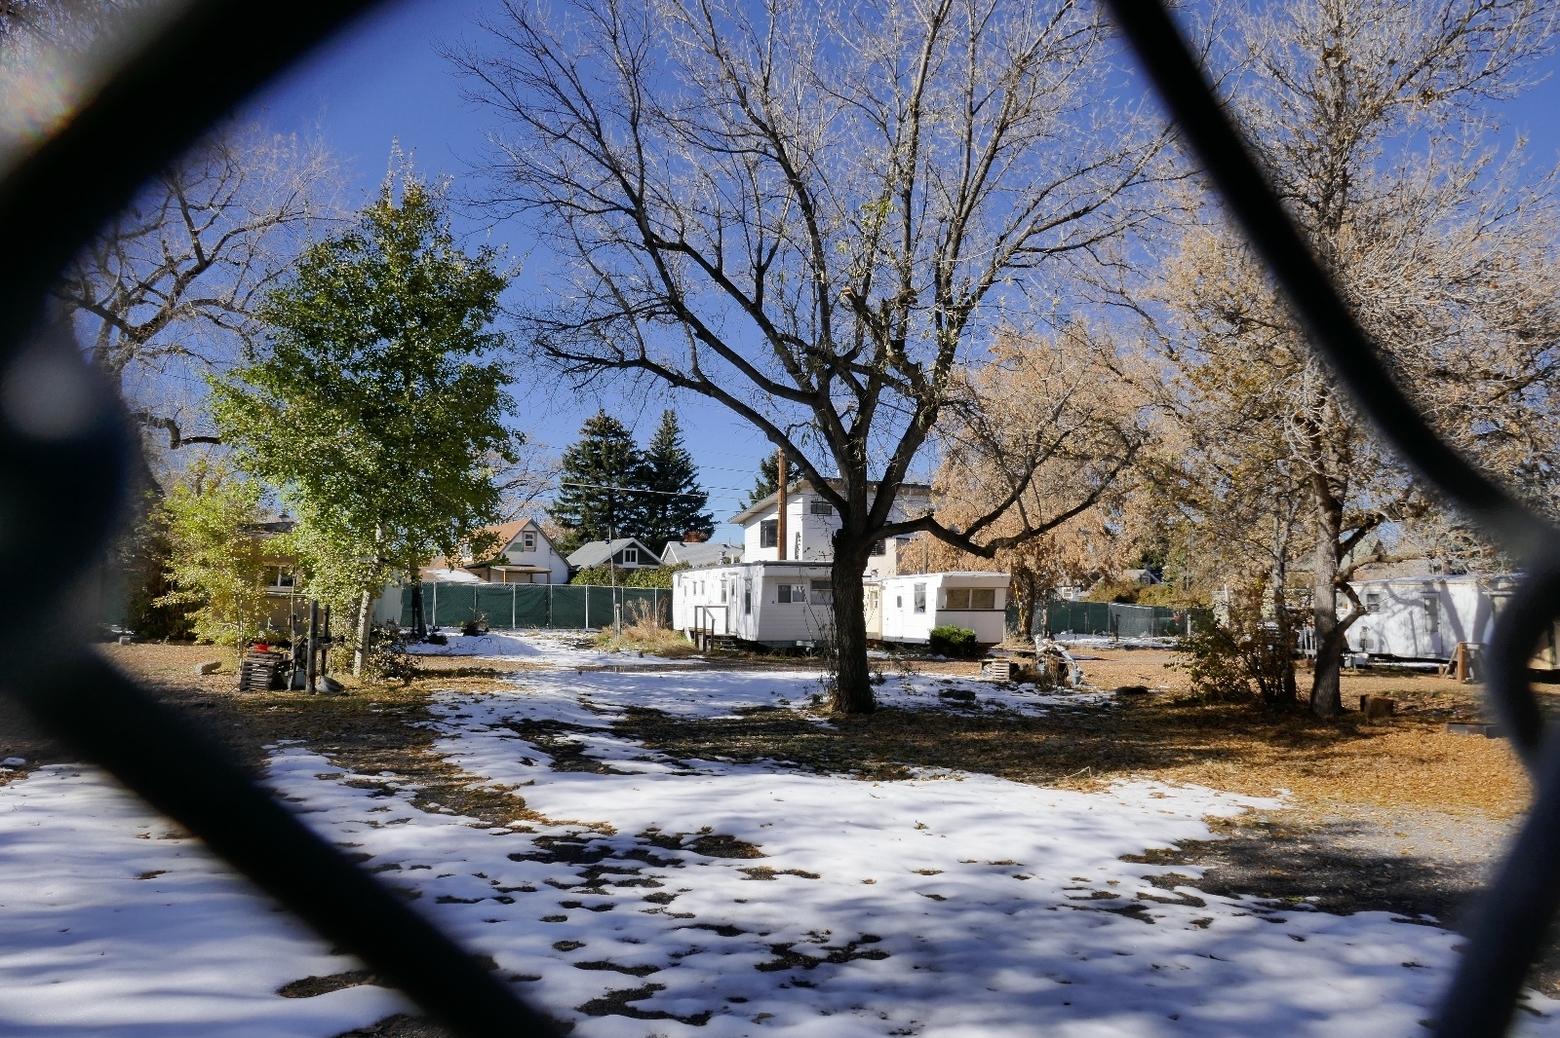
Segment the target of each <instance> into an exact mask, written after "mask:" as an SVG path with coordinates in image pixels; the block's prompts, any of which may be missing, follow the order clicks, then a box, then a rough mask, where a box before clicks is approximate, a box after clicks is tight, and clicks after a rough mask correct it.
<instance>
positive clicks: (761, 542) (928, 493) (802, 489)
mask: <svg viewBox="0 0 1560 1038" xmlns="http://www.w3.org/2000/svg"><path fill="white" fill-rule="evenodd" d="M872 487H873V489H876V487H877V484H875V483H874V484H872ZM931 509H932V488H931V487H929V486H927V485H926V484H924V483H902V484H900V488H899V496H898V498H897V499H896V500H895V501H894V507H893V510H892V511H891V512H890V513H889V519H890V521H893V522H898V521H901V520H905V519H911V518H915V517H917V516H921V515H925V514H926V513H927V512H929V511H931ZM731 521H732V522H734V523H736V524H738V525H739V526H741V527H742V558H743V560H744V561H746V562H776V561H779V560H780V545H779V527H780V494H779V492H778V491H776V492H775V493H773V494H770V495H769V496H768V497H765V498H762V499H761V500H758V501H755V502H753V503H752V504H751V505H748V506H747V507H746V508H744V509H743V510H742V511H740V512H738V513H737V514H736V515H734V516H732V517H731ZM785 526H786V540H787V542H788V543H787V544H786V546H785V559H786V561H788V562H831V561H833V559H834V540H833V538H834V531H835V530H838V529H839V528H840V517H839V513H837V512H835V510H834V506H833V505H832V504H830V503H829V501H828V499H827V498H825V497H824V496H823V495H822V494H820V493H819V492H818V491H817V490H816V489H815V488H814V487H813V485H812V484H811V483H810V482H808V481H807V480H799V481H797V482H796V483H794V484H792V485H791V487H790V489H789V490H788V492H787V494H786V522H785ZM909 540H910V538H909V537H890V538H888V539H886V540H884V541H880V542H879V543H878V544H877V546H876V547H875V548H873V550H872V556H871V558H869V559H868V560H867V572H866V576H867V577H869V578H871V577H884V576H893V575H895V574H897V573H898V572H899V553H900V551H901V550H902V549H903V548H904V546H905V544H906V543H907V542H908V541H909Z"/></svg>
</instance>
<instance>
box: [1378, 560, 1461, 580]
mask: <svg viewBox="0 0 1560 1038" xmlns="http://www.w3.org/2000/svg"><path fill="white" fill-rule="evenodd" d="M1449 575H1456V574H1455V571H1454V572H1451V573H1449V572H1448V570H1447V568H1446V567H1445V566H1444V565H1442V563H1441V560H1439V559H1427V558H1418V559H1398V560H1397V561H1395V562H1385V561H1384V562H1364V563H1361V564H1360V568H1359V569H1357V570H1355V571H1354V580H1355V581H1356V582H1358V581H1362V580H1402V579H1422V580H1430V579H1438V578H1441V577H1445V576H1449Z"/></svg>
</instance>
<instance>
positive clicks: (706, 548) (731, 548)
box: [661, 541, 742, 566]
mask: <svg viewBox="0 0 1560 1038" xmlns="http://www.w3.org/2000/svg"><path fill="white" fill-rule="evenodd" d="M741 561H742V545H740V544H717V543H716V542H714V541H672V542H671V543H670V544H668V545H667V546H666V550H665V551H663V552H661V563H662V564H663V565H666V566H675V565H678V564H679V563H682V564H686V565H689V566H704V565H708V564H710V563H718V562H741Z"/></svg>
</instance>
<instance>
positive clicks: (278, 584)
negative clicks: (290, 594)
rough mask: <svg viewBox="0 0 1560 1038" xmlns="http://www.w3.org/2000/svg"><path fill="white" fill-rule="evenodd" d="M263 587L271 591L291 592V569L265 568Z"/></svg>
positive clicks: (286, 567)
mask: <svg viewBox="0 0 1560 1038" xmlns="http://www.w3.org/2000/svg"><path fill="white" fill-rule="evenodd" d="M265 586H266V587H267V588H269V589H270V590H272V591H291V590H292V589H293V571H292V567H291V566H267V567H266V568H265Z"/></svg>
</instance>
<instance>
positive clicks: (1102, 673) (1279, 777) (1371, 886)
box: [0, 645, 1560, 1035]
mask: <svg viewBox="0 0 1560 1038" xmlns="http://www.w3.org/2000/svg"><path fill="white" fill-rule="evenodd" d="M99 651H102V652H103V653H104V654H105V655H106V656H107V658H108V659H110V660H111V661H112V662H114V663H115V664H116V665H118V666H120V667H122V668H123V669H124V670H126V671H127V672H129V673H130V674H132V675H133V676H135V677H137V678H139V679H140V680H142V681H143V682H144V683H146V684H147V685H149V686H150V687H152V688H153V689H155V690H156V691H157V693H158V694H159V695H160V696H161V697H163V698H164V699H166V700H168V701H170V702H173V703H177V704H179V705H182V706H184V707H186V708H188V709H191V710H195V711H199V712H200V714H201V716H203V717H205V718H206V719H207V725H206V727H207V730H208V731H209V732H210V733H211V734H212V735H213V736H214V737H216V738H217V739H219V740H220V741H222V742H223V743H224V744H226V745H227V746H228V747H229V748H230V749H231V750H232V752H234V754H235V755H236V756H237V757H238V758H239V759H241V760H242V761H244V762H245V763H246V764H248V765H250V766H254V767H258V766H259V764H260V763H261V761H262V759H263V747H264V746H266V745H267V744H270V743H273V742H275V741H277V740H279V739H302V740H306V741H307V742H308V743H309V745H311V746H312V747H315V748H317V749H319V750H320V751H322V752H325V753H327V754H329V755H331V756H332V757H335V758H336V759H338V760H340V761H341V762H342V763H343V764H344V765H345V766H347V767H350V768H353V769H355V770H359V771H363V772H366V773H369V774H374V773H377V772H380V771H393V772H395V773H397V774H399V775H402V776H405V777H406V778H408V779H410V780H411V781H412V782H413V783H414V784H415V785H417V786H418V787H419V788H420V789H421V790H422V792H421V793H420V796H421V797H422V798H425V799H427V800H428V801H429V802H437V803H438V804H442V805H444V806H446V807H450V808H454V809H456V810H458V811H459V812H461V813H463V814H470V815H472V816H474V817H478V818H482V819H484V820H485V821H486V822H487V823H488V824H505V823H507V822H509V821H513V820H515V818H516V817H517V815H518V817H519V818H520V819H522V820H523V819H524V818H525V817H526V809H525V808H524V806H523V804H522V803H521V802H520V801H518V800H517V799H516V798H514V797H513V796H512V795H505V794H500V793H495V792H493V791H490V790H482V789H472V788H467V787H468V782H467V781H466V779H465V778H464V777H463V776H461V775H460V774H459V773H458V772H456V771H454V769H452V768H451V767H450V766H449V765H448V764H446V763H445V762H444V761H442V760H441V759H439V758H438V757H436V756H435V755H433V754H432V753H431V752H430V751H429V743H430V741H431V737H432V735H431V732H430V731H429V730H428V729H426V728H424V727H421V726H420V725H419V724H418V723H417V722H420V721H422V720H424V719H426V717H427V716H428V715H427V701H428V697H429V696H430V694H431V693H432V692H433V691H435V690H439V689H461V690H466V691H482V690H485V689H492V688H496V687H499V686H500V685H502V684H503V683H505V681H506V680H507V679H511V678H512V677H513V676H514V675H515V674H516V673H517V672H520V671H524V670H527V669H531V667H532V666H534V665H532V664H528V663H527V662H525V661H512V660H490V659H460V658H452V657H433V658H427V659H425V660H423V661H422V664H423V670H422V674H421V676H419V677H418V678H417V679H416V680H415V681H413V682H412V683H411V684H410V685H408V686H404V687H403V686H389V687H384V686H356V685H353V684H351V683H350V681H349V694H348V695H344V696H309V695H307V694H303V693H294V692H273V693H260V694H240V693H238V692H237V690H236V687H235V679H234V677H233V675H232V673H231V664H228V668H227V669H226V670H225V671H224V672H223V673H219V674H216V675H212V676H208V677H199V676H197V675H196V674H195V672H194V671H195V666H196V664H198V663H199V662H201V661H203V660H210V659H217V658H220V657H221V654H220V652H219V651H218V650H213V649H212V648H210V647H199V646H188V645H131V646H119V645H108V646H103V647H102V648H101V649H100V650H99ZM1079 655H1080V656H1081V657H1095V658H1092V659H1089V658H1085V659H1083V662H1082V665H1083V667H1084V674H1085V677H1086V679H1087V680H1088V681H1089V682H1090V683H1091V684H1093V685H1095V686H1098V687H1101V688H1115V687H1118V686H1144V687H1146V688H1148V689H1150V690H1151V691H1149V692H1148V693H1146V694H1140V695H1130V696H1128V695H1123V696H1120V697H1119V699H1118V703H1117V705H1116V706H1115V707H1113V708H1111V709H1107V710H1100V709H1076V710H1069V709H1059V710H1056V711H1054V712H1052V713H1050V714H1048V715H1046V716H1043V717H1014V716H1006V715H995V714H991V713H989V712H976V711H969V712H964V713H960V712H949V713H939V714H936V715H933V716H934V717H935V720H932V719H930V718H929V717H928V715H926V714H910V713H906V712H903V711H899V710H891V709H884V710H880V711H878V712H877V713H875V714H872V715H869V716H866V717H860V718H850V719H842V720H841V721H840V722H839V723H837V724H836V725H834V726H832V727H823V726H819V725H816V724H813V723H810V722H807V721H805V720H803V719H801V718H799V717H797V716H796V715H794V714H792V713H790V712H788V711H781V710H764V711H755V712H752V713H749V714H747V715H745V716H743V717H740V718H735V719H729V718H728V719H721V720H698V721H688V720H675V721H674V720H672V719H669V718H667V717H665V716H663V715H659V714H656V713H654V712H653V711H645V712H642V713H636V714H634V715H633V716H631V717H630V719H629V720H628V721H627V722H625V724H624V725H623V727H624V728H625V729H626V731H625V733H624V734H629V735H632V736H633V737H635V738H638V739H642V740H644V741H645V742H646V743H648V744H650V745H651V746H653V747H654V748H657V749H660V750H664V751H666V752H669V753H673V754H676V755H685V756H688V757H698V756H719V757H725V758H730V759H736V760H741V759H757V758H763V757H768V758H778V759H784V760H791V761H795V762H797V763H799V764H801V765H803V766H807V767H812V768H816V769H818V770H823V771H831V772H853V773H856V774H859V775H861V776H862V777H870V778H880V779H881V778H894V777H898V776H901V775H905V774H908V773H909V769H911V768H915V767H948V768H961V769H966V770H971V771H978V772H986V773H990V774H994V775H998V776H1002V777H1005V778H1009V779H1013V780H1016V781H1023V782H1035V783H1044V784H1061V785H1072V786H1081V787H1088V786H1097V785H1100V784H1104V783H1108V782H1110V781H1114V780H1117V779H1122V778H1128V777H1147V778H1154V779H1159V780H1163V781H1169V782H1190V783H1200V784H1205V785H1209V786H1212V787H1215V788H1219V789H1226V790H1232V791H1237V792H1247V793H1253V794H1263V795H1267V794H1273V793H1275V792H1280V791H1282V792H1285V793H1286V794H1287V796H1288V803H1289V805H1290V806H1289V807H1287V808H1286V809H1284V810H1280V811H1273V812H1266V813H1262V814H1255V815H1248V816H1246V817H1243V818H1239V819H1235V820H1233V821H1231V822H1229V823H1226V824H1225V826H1224V832H1223V834H1222V835H1223V836H1224V837H1225V838H1224V839H1220V840H1216V841H1207V842H1202V843H1195V844H1188V845H1185V846H1183V847H1181V848H1179V849H1178V850H1176V851H1173V852H1169V853H1167V854H1165V855H1163V856H1161V857H1160V859H1159V860H1162V861H1165V862H1170V863H1177V862H1178V863H1184V864H1186V865H1188V866H1197V867H1199V868H1202V869H1205V870H1207V871H1206V872H1205V873H1204V875H1203V876H1202V877H1201V878H1200V879H1198V880H1197V881H1196V885H1197V886H1199V887H1201V888H1202V889H1206V890H1209V891H1210V892H1216V893H1220V892H1223V893H1242V894H1254V895H1257V896H1262V897H1269V898H1273V899H1274V900H1276V901H1280V902H1288V901H1293V900H1296V899H1311V900H1313V903H1315V904H1316V905H1317V907H1319V908H1323V909H1326V910H1330V911H1337V912H1351V911H1360V910H1372V909H1374V910H1387V911H1392V912H1396V913H1400V914H1403V915H1405V916H1409V917H1418V916H1421V915H1425V916H1433V917H1435V918H1437V919H1439V920H1441V921H1442V922H1444V923H1446V924H1448V925H1452V926H1456V925H1457V924H1458V923H1459V922H1460V921H1461V920H1462V919H1463V917H1464V915H1465V913H1466V911H1467V908H1468V905H1469V903H1470V900H1471V899H1472V897H1473V896H1474V895H1475V894H1476V892H1477V891H1478V889H1479V887H1480V885H1481V883H1482V881H1483V878H1484V876H1485V873H1486V872H1487V870H1488V869H1489V867H1490V866H1491V864H1492V863H1493V861H1494V860H1495V859H1496V857H1497V856H1498V854H1499V853H1500V850H1501V848H1502V845H1503V843H1504V842H1505V840H1506V839H1507V837H1508V835H1509V833H1510V832H1511V829H1512V827H1513V825H1514V824H1516V822H1517V821H1518V820H1519V819H1520V816H1521V814H1522V812H1523V809H1524V806H1525V804H1526V800H1527V796H1528V787H1527V783H1526V780H1525V778H1524V776H1523V774H1522V771H1521V769H1520V768H1519V766H1518V765H1517V763H1516V761H1515V759H1514V758H1513V756H1512V754H1511V752H1510V749H1509V747H1508V746H1507V744H1506V743H1505V741H1504V740H1501V739H1486V738H1482V737H1470V736H1463V735H1451V734H1448V733H1447V731H1446V723H1447V721H1449V720H1467V719H1476V718H1479V717H1481V716H1482V713H1483V711H1482V706H1481V704H1480V702H1479V700H1478V694H1479V690H1478V688H1477V687H1476V686H1471V685H1461V684H1458V683H1456V682H1454V681H1452V680H1451V679H1447V678H1440V677H1436V676H1434V675H1427V674H1423V673H1408V672H1399V673H1391V672H1380V671H1377V672H1361V673H1352V672H1351V673H1348V674H1346V675H1345V677H1344V694H1345V702H1346V704H1347V705H1348V706H1350V707H1353V706H1354V705H1355V704H1356V703H1357V699H1358V696H1359V695H1361V694H1364V693H1371V694H1377V695H1390V696H1392V697H1393V698H1394V699H1395V700H1396V701H1397V704H1398V706H1397V709H1398V713H1397V714H1396V715H1395V716H1392V717H1389V718H1386V719H1383V720H1380V721H1375V722H1367V721H1365V720H1364V719H1363V718H1362V716H1361V715H1360V714H1358V713H1357V712H1350V713H1348V714H1346V715H1345V716H1344V717H1343V718H1342V719H1340V720H1338V721H1332V722H1323V721H1319V720H1315V719H1313V718H1311V717H1310V716H1309V715H1308V714H1306V713H1305V712H1304V711H1303V710H1300V709H1296V710H1293V711H1272V710H1261V709H1258V708H1255V707H1253V706H1250V705H1246V704H1228V703H1216V704H1209V703H1201V702H1197V701H1195V700H1192V699H1190V698H1189V697H1188V695H1187V688H1186V680H1185V675H1184V674H1183V673H1182V672H1180V671H1178V670H1175V669H1173V668H1171V667H1170V666H1169V664H1170V663H1171V654H1170V653H1169V652H1167V651H1163V650H1147V649H1136V650H1121V649H1105V648H1097V647H1090V648H1087V649H1080V650H1079ZM722 662H723V665H744V666H755V667H784V668H787V669H795V668H796V667H798V666H799V665H806V664H805V661H800V660H797V659H794V658H788V659H773V658H766V659H756V660H748V661H722ZM669 666H680V665H669ZM912 666H913V667H914V669H916V670H917V671H919V672H921V673H923V674H926V675H929V676H946V677H947V678H949V679H950V680H954V679H959V678H968V677H972V676H974V675H975V674H976V673H977V670H978V668H977V666H976V665H975V664H971V663H955V662H929V661H928V662H922V663H916V664H913V665H912ZM885 670H886V675H885V676H886V680H889V681H894V680H898V678H897V677H896V673H895V671H894V669H893V665H892V664H885ZM1307 680H1308V675H1306V674H1302V675H1301V684H1302V685H1304V684H1306V683H1307ZM1539 687H1540V689H1541V690H1542V694H1543V695H1544V698H1545V700H1546V702H1547V703H1553V704H1556V705H1560V695H1557V694H1556V693H1557V692H1560V687H1557V686H1554V685H1549V686H1539ZM4 757H20V758H24V759H25V760H26V761H27V764H26V765H24V766H22V767H20V768H12V769H10V770H7V771H0V782H4V781H6V780H7V779H8V778H14V777H15V776H17V775H19V774H24V773H25V772H26V771H28V770H30V769H31V768H32V767H35V766H37V765H39V764H46V763H51V762H55V761H60V760H63V759H65V757H64V756H63V754H62V751H60V750H59V749H58V748H57V747H55V746H53V745H52V744H51V743H50V742H49V740H47V739H44V738H41V737H39V736H38V735H37V734H36V733H35V732H32V731H31V730H30V729H29V728H28V726H27V725H26V724H25V723H24V722H23V721H22V719H20V718H18V717H17V716H15V715H14V713H11V712H10V708H8V707H5V706H0V758H4ZM1535 980H1536V981H1537V982H1538V984H1539V986H1540V987H1542V988H1543V989H1544V990H1546V991H1547V992H1550V993H1556V992H1560V955H1557V954H1555V953H1554V952H1551V953H1550V954H1549V955H1548V956H1547V957H1546V959H1545V961H1544V962H1543V963H1541V965H1540V968H1539V971H1538V975H1537V976H1536V977H1535ZM419 1026H420V1025H418V1024H417V1023H416V1022H413V1021H405V1022H403V1023H399V1024H394V1025H391V1024H390V1023H389V1022H387V1028H386V1029H385V1030H383V1031H374V1032H367V1033H382V1034H386V1035H389V1034H405V1035H413V1034H421V1033H424V1032H422V1031H421V1030H418V1029H416V1028H418V1027H419ZM406 1028H411V1029H406ZM427 1033H432V1032H427Z"/></svg>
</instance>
